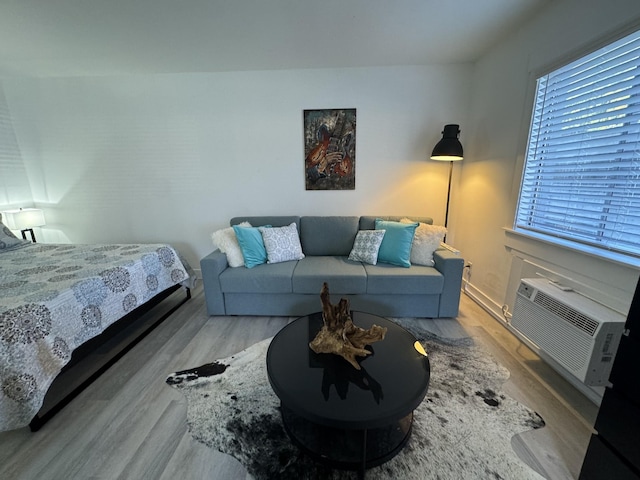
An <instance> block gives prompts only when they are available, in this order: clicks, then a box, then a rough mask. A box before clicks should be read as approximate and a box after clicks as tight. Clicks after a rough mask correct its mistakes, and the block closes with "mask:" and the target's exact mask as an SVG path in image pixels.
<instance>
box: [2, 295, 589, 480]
mask: <svg viewBox="0 0 640 480" xmlns="http://www.w3.org/2000/svg"><path fill="white" fill-rule="evenodd" d="M289 321H290V318H288V317H256V318H254V317H208V316H207V315H206V311H205V307H204V295H203V292H202V289H201V288H196V289H195V291H194V292H193V299H192V300H191V301H189V302H187V304H185V305H184V306H183V307H182V308H181V309H180V310H178V312H176V313H174V314H173V315H172V316H171V317H170V318H169V319H167V320H166V321H165V322H164V323H163V324H162V325H160V326H159V327H158V328H157V329H156V330H155V331H154V332H152V333H151V334H150V335H149V336H148V337H147V338H145V339H144V340H143V341H142V342H141V343H140V344H138V345H137V346H136V347H134V349H133V350H131V351H130V352H129V353H128V354H127V355H125V356H124V357H123V358H122V359H121V360H120V361H119V362H118V363H117V364H116V365H114V366H113V367H112V368H111V369H110V370H109V371H107V372H106V373H105V374H104V375H103V376H102V377H100V378H99V379H98V380H97V381H96V382H95V383H94V384H92V385H91V386H90V387H89V388H88V389H87V390H85V391H84V392H83V393H81V394H80V395H79V396H78V397H77V398H76V399H74V400H73V401H72V402H71V403H70V404H69V405H67V407H66V408H64V409H63V410H62V411H61V412H60V413H58V415H56V416H55V417H54V418H53V419H52V420H51V421H50V422H49V423H47V424H46V425H45V426H44V427H43V428H42V429H41V430H40V431H38V432H36V433H31V432H30V431H29V430H28V429H27V428H24V429H20V430H14V431H11V432H3V433H0V478H2V479H38V480H43V479H47V480H48V479H136V480H138V479H154V480H155V479H167V480H168V479H176V478H179V479H182V480H190V479H205V478H206V479H224V480H235V479H245V478H248V476H247V474H246V472H245V470H244V468H243V467H242V466H241V465H240V464H239V463H238V462H237V461H236V460H234V459H233V458H231V457H229V456H227V455H223V454H221V453H218V452H216V451H213V450H211V449H209V448H207V447H206V446H204V445H201V444H199V443H197V442H196V441H194V440H192V439H191V436H190V435H189V432H188V431H187V426H186V403H185V401H184V399H183V398H182V396H181V395H180V393H179V392H177V391H176V390H175V389H173V388H170V387H169V386H167V385H166V384H165V382H164V379H165V377H166V376H167V375H168V374H169V373H171V372H173V371H176V370H181V369H184V368H189V367H194V366H197V365H201V364H203V363H207V362H210V361H212V360H215V359H217V358H223V357H226V356H229V355H231V354H233V353H236V352H238V351H240V350H242V349H244V348H246V347H248V346H250V345H252V344H254V343H256V342H258V341H260V340H262V339H264V338H268V337H270V336H272V335H274V334H275V333H277V332H278V330H279V329H280V328H282V327H283V326H284V325H286V324H287V323H288V322H289ZM425 321H426V322H430V324H431V325H432V328H433V330H434V332H436V333H439V334H441V335H444V336H461V335H471V336H473V337H474V338H475V339H476V340H477V342H478V343H481V344H483V345H485V346H486V347H487V348H488V349H489V351H490V352H491V353H492V354H493V355H494V356H495V357H496V359H497V360H499V361H500V362H501V363H502V364H503V365H505V366H506V367H507V368H509V370H510V371H511V374H512V375H511V379H510V380H509V381H508V383H507V384H506V385H505V390H506V392H507V393H508V394H510V395H511V396H513V397H514V398H516V399H518V400H519V401H521V402H523V403H525V404H527V405H528V406H529V407H531V408H533V409H534V410H536V411H537V412H538V413H540V415H541V416H542V417H543V418H544V419H545V421H546V422H547V426H546V427H544V428H542V429H540V430H537V431H532V432H526V433H524V434H521V435H519V436H516V437H514V439H512V445H513V447H514V449H515V450H516V451H517V452H518V454H519V455H520V456H521V457H522V458H523V459H525V461H526V462H527V463H528V464H530V465H531V466H532V467H533V468H535V469H536V470H537V471H539V472H540V473H542V474H543V475H544V476H545V477H546V478H549V479H553V480H555V479H571V478H576V477H577V475H578V473H579V471H580V466H581V465H582V457H583V456H584V452H585V451H586V447H587V444H588V441H589V435H590V434H591V425H593V422H594V420H595V416H596V414H597V407H596V406H595V405H593V404H592V403H590V402H589V401H588V400H587V399H586V398H584V397H583V396H582V395H581V394H580V393H579V392H577V391H576V390H575V389H574V388H573V387H571V386H570V385H569V384H568V383H567V382H566V381H564V380H563V379H562V378H561V377H560V376H559V375H558V374H556V373H555V372H554V371H553V370H551V369H550V368H548V367H547V366H546V364H544V363H543V362H541V361H540V359H539V358H538V357H537V356H536V355H535V354H533V352H531V351H530V350H529V349H528V348H527V347H525V346H524V345H522V344H521V343H520V342H519V341H518V340H517V339H516V338H515V337H514V336H513V335H511V334H510V333H509V332H508V331H507V330H506V329H504V328H503V327H502V326H501V325H500V324H499V323H498V322H497V321H496V320H494V319H493V318H491V317H490V316H489V315H488V314H487V313H486V312H485V311H484V310H482V309H481V308H480V307H479V306H477V305H476V304H475V303H474V302H473V301H471V300H470V299H469V298H467V297H466V296H464V295H463V298H462V302H461V312H460V315H459V317H458V318H457V319H440V320H425ZM478 478H482V477H478Z"/></svg>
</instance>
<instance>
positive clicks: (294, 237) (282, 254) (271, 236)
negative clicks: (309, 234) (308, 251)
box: [259, 222, 304, 263]
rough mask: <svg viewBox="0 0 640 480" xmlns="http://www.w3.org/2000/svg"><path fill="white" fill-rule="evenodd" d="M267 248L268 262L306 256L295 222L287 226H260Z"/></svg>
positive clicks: (297, 258) (299, 258) (298, 258)
mask: <svg viewBox="0 0 640 480" xmlns="http://www.w3.org/2000/svg"><path fill="white" fill-rule="evenodd" d="M259 230H260V232H261V233H262V240H264V248H265V249H266V250H267V263H280V262H288V261H289V260H301V259H303V258H304V254H303V253H302V246H301V245H300V237H299V236H298V228H297V227H296V224H295V222H294V223H292V224H291V225H288V226H286V227H271V228H262V227H259Z"/></svg>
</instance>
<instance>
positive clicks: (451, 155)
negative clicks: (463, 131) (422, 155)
mask: <svg viewBox="0 0 640 480" xmlns="http://www.w3.org/2000/svg"><path fill="white" fill-rule="evenodd" d="M459 134H460V128H459V125H445V126H444V130H443V131H442V140H440V141H439V142H438V143H436V146H435V147H433V152H432V153H431V160H441V161H447V162H450V161H453V162H455V161H457V160H462V158H463V157H462V144H461V143H460V140H458V135H459Z"/></svg>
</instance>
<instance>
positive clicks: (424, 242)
mask: <svg viewBox="0 0 640 480" xmlns="http://www.w3.org/2000/svg"><path fill="white" fill-rule="evenodd" d="M400 223H414V222H413V220H410V219H408V218H403V219H402V220H400ZM446 233H447V229H446V228H445V227H443V226H442V225H429V224H428V223H420V225H418V228H416V233H415V236H414V237H413V245H412V247H411V264H413V265H425V266H427V267H433V265H434V262H433V252H435V251H436V250H437V249H438V248H439V247H440V242H442V240H443V239H444V236H445V235H446Z"/></svg>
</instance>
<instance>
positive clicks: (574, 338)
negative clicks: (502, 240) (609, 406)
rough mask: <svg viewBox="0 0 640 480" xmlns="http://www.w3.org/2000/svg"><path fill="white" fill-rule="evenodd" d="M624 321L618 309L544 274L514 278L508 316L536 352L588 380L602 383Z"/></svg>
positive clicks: (578, 377)
mask: <svg viewBox="0 0 640 480" xmlns="http://www.w3.org/2000/svg"><path fill="white" fill-rule="evenodd" d="M624 323H625V318H624V317H623V316H622V315H620V314H619V313H618V312H615V311H613V310H611V309H609V308H607V307H605V306H603V305H601V304H599V303H596V302H594V301H593V300H590V299H588V298H586V297H584V296H582V295H580V294H579V293H576V292H574V291H572V290H571V289H566V288H564V287H562V286H559V285H558V284H553V283H551V282H550V281H549V280H548V279H545V278H523V279H521V280H520V286H519V287H518V293H517V295H516V303H515V306H514V309H513V317H512V319H511V325H512V326H513V327H514V328H515V329H516V330H517V331H518V332H520V333H521V334H522V335H524V336H525V337H526V338H528V339H529V340H530V341H531V342H533V343H534V344H536V345H537V346H538V347H539V348H540V350H541V352H540V353H541V355H540V356H541V357H543V358H545V355H548V356H549V357H550V358H551V359H552V360H554V361H555V362H557V363H558V364H559V365H560V366H561V367H563V368H564V369H566V371H567V372H569V373H570V374H571V375H573V376H575V377H576V378H577V379H578V380H580V381H581V382H582V383H584V384H585V385H592V386H593V385H607V382H608V379H609V374H610V373H611V367H612V365H613V359H614V357H615V354H616V350H617V349H618V344H619V343H620V338H621V336H622V333H623V330H624ZM549 363H550V364H551V365H552V366H553V367H556V366H555V365H553V363H552V362H549ZM556 369H557V368H556ZM560 373H564V372H562V371H560Z"/></svg>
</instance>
